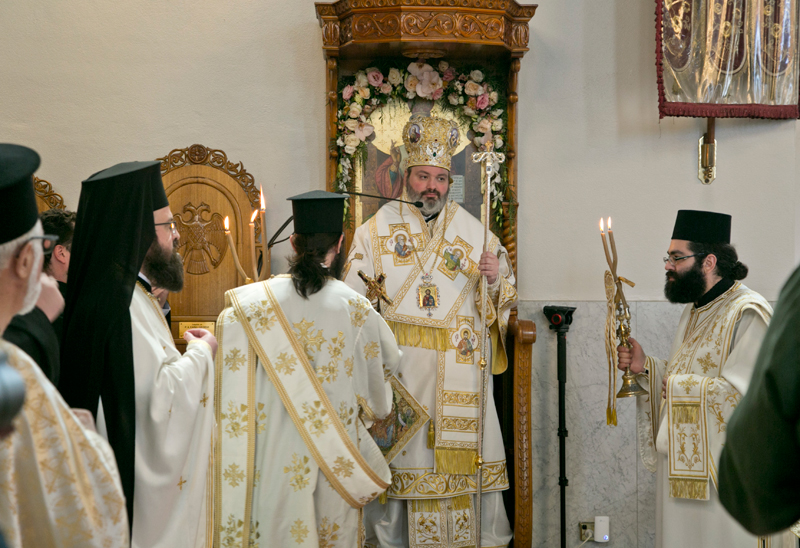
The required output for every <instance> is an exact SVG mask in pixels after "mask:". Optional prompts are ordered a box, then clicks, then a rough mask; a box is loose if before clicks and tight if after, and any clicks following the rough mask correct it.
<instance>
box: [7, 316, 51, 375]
mask: <svg viewBox="0 0 800 548" xmlns="http://www.w3.org/2000/svg"><path fill="white" fill-rule="evenodd" d="M3 338H4V339H5V340H7V341H8V342H10V343H12V344H15V345H16V346H18V347H19V348H20V349H21V350H22V351H23V352H25V353H26V354H27V355H28V356H30V357H31V358H33V361H35V362H36V364H37V365H38V366H39V367H40V368H41V370H42V372H43V373H44V374H45V375H46V376H47V378H48V379H49V380H50V382H52V383H53V384H55V385H58V377H59V373H60V371H61V359H60V353H61V350H60V346H59V341H58V337H57V336H56V332H55V329H53V324H51V323H50V320H49V319H48V318H47V315H46V314H45V313H44V312H42V309H41V308H39V307H35V308H34V309H33V310H31V311H30V312H28V313H27V314H21V315H17V316H14V317H13V318H12V319H11V323H9V324H8V327H6V330H5V333H3Z"/></svg>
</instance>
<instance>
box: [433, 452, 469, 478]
mask: <svg viewBox="0 0 800 548" xmlns="http://www.w3.org/2000/svg"><path fill="white" fill-rule="evenodd" d="M476 456H477V452H476V451H475V450H473V449H435V450H434V458H435V460H436V473H437V474H466V475H471V474H475V473H476V472H477V471H478V467H477V466H476V465H475V457H476Z"/></svg>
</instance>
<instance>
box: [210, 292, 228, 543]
mask: <svg viewBox="0 0 800 548" xmlns="http://www.w3.org/2000/svg"><path fill="white" fill-rule="evenodd" d="M225 305H226V308H225V310H223V312H222V314H220V315H219V317H218V318H217V326H216V329H215V330H214V332H215V333H216V334H217V336H218V337H219V339H218V340H219V341H222V340H223V336H222V331H223V325H225V317H226V316H227V315H228V314H227V309H228V308H227V307H228V306H229V305H230V303H229V302H228V298H227V296H226V298H225ZM223 354H224V353H223V352H217V356H216V359H215V362H214V377H215V378H214V380H215V382H214V420H215V421H216V429H217V440H219V443H215V444H214V483H213V486H214V536H213V538H212V540H211V543H212V545H213V546H219V545H220V543H219V541H220V531H221V530H222V516H221V515H220V512H221V511H222V469H221V464H222V432H223V430H222V417H220V414H221V413H222V369H223V364H224V362H223V358H224V355H223Z"/></svg>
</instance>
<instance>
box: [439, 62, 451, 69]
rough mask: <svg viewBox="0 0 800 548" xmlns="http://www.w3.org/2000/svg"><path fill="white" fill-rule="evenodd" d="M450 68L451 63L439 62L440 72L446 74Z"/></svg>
mask: <svg viewBox="0 0 800 548" xmlns="http://www.w3.org/2000/svg"><path fill="white" fill-rule="evenodd" d="M449 68H450V63H448V62H447V61H439V72H444V71H446V70H447V69H449Z"/></svg>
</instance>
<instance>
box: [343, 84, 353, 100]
mask: <svg viewBox="0 0 800 548" xmlns="http://www.w3.org/2000/svg"><path fill="white" fill-rule="evenodd" d="M354 92H355V88H354V87H353V86H345V87H344V89H343V90H342V99H344V100H345V101H349V100H350V99H351V98H352V97H353V93H354Z"/></svg>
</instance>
